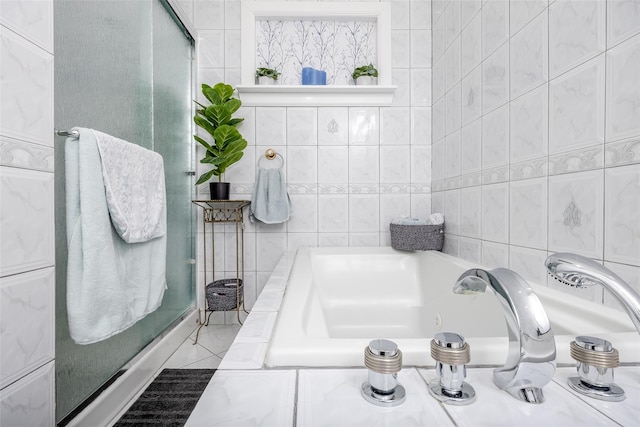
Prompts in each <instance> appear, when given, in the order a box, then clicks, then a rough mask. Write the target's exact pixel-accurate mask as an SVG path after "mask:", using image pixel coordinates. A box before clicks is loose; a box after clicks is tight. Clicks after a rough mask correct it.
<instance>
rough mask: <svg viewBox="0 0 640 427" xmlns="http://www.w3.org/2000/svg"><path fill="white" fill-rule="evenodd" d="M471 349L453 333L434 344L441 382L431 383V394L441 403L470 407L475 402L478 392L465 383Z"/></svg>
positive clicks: (444, 334) (437, 337)
mask: <svg viewBox="0 0 640 427" xmlns="http://www.w3.org/2000/svg"><path fill="white" fill-rule="evenodd" d="M469 348H470V347H469V344H467V343H466V342H465V341H464V337H463V336H462V335H458V334H455V333H452V332H438V333H437V334H436V335H435V336H434V338H433V340H431V357H432V358H433V359H434V360H435V361H436V373H437V374H438V378H436V379H434V380H432V381H431V382H430V383H429V393H431V395H432V396H433V397H434V398H436V399H437V400H439V401H441V402H443V403H448V404H451V405H468V404H469V403H472V402H473V401H474V400H475V398H476V392H475V390H474V389H473V387H471V386H470V385H469V384H468V383H466V382H465V381H464V380H465V378H466V377H467V366H466V364H467V363H469V361H470V351H469Z"/></svg>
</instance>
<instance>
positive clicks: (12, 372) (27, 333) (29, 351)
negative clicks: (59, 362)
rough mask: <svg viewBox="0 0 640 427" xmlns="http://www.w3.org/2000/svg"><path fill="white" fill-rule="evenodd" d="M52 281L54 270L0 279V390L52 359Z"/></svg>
mask: <svg viewBox="0 0 640 427" xmlns="http://www.w3.org/2000/svg"><path fill="white" fill-rule="evenodd" d="M54 281H55V279H54V269H53V267H49V268H45V269H41V270H35V271H30V272H27V273H23V274H16V275H13V276H8V277H3V278H0V323H1V324H2V325H3V333H2V334H1V335H0V347H2V353H1V354H0V388H4V387H6V386H7V385H9V384H11V383H12V382H14V381H15V380H17V379H19V378H21V377H23V376H24V375H26V374H28V373H29V372H31V371H33V370H35V369H37V368H39V367H40V366H42V365H43V364H45V363H48V362H49V361H51V360H53V358H54V356H55V354H54V347H55V342H54V338H55V335H54V332H55V331H54V325H55V313H54V311H55V309H54V308H55V300H54V293H55V292H54V291H55V283H54ZM6 326H10V327H6Z"/></svg>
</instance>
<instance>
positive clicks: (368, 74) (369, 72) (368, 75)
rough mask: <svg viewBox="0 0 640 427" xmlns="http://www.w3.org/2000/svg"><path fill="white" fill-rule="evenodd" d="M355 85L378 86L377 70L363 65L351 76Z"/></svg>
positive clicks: (371, 66) (371, 65) (370, 65)
mask: <svg viewBox="0 0 640 427" xmlns="http://www.w3.org/2000/svg"><path fill="white" fill-rule="evenodd" d="M351 77H353V80H354V81H355V82H356V85H376V84H378V70H377V69H376V67H374V66H373V64H369V65H363V66H362V67H358V68H356V69H355V70H353V74H351Z"/></svg>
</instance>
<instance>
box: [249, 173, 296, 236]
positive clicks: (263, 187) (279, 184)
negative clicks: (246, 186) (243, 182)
mask: <svg viewBox="0 0 640 427" xmlns="http://www.w3.org/2000/svg"><path fill="white" fill-rule="evenodd" d="M292 212H293V208H292V206H291V199H290V198H289V194H288V193H287V183H286V182H285V179H284V173H283V171H282V168H270V169H263V168H259V169H258V178H257V179H256V183H255V186H254V188H253V194H252V196H251V216H250V219H251V221H252V222H253V221H256V220H257V221H261V222H264V223H265V224H279V223H282V222H286V221H288V220H289V216H290V215H291V213H292Z"/></svg>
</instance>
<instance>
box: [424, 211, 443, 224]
mask: <svg viewBox="0 0 640 427" xmlns="http://www.w3.org/2000/svg"><path fill="white" fill-rule="evenodd" d="M427 223H428V224H430V225H440V224H444V215H442V214H441V213H433V214H431V215H430V216H429V219H428V220H427Z"/></svg>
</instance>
